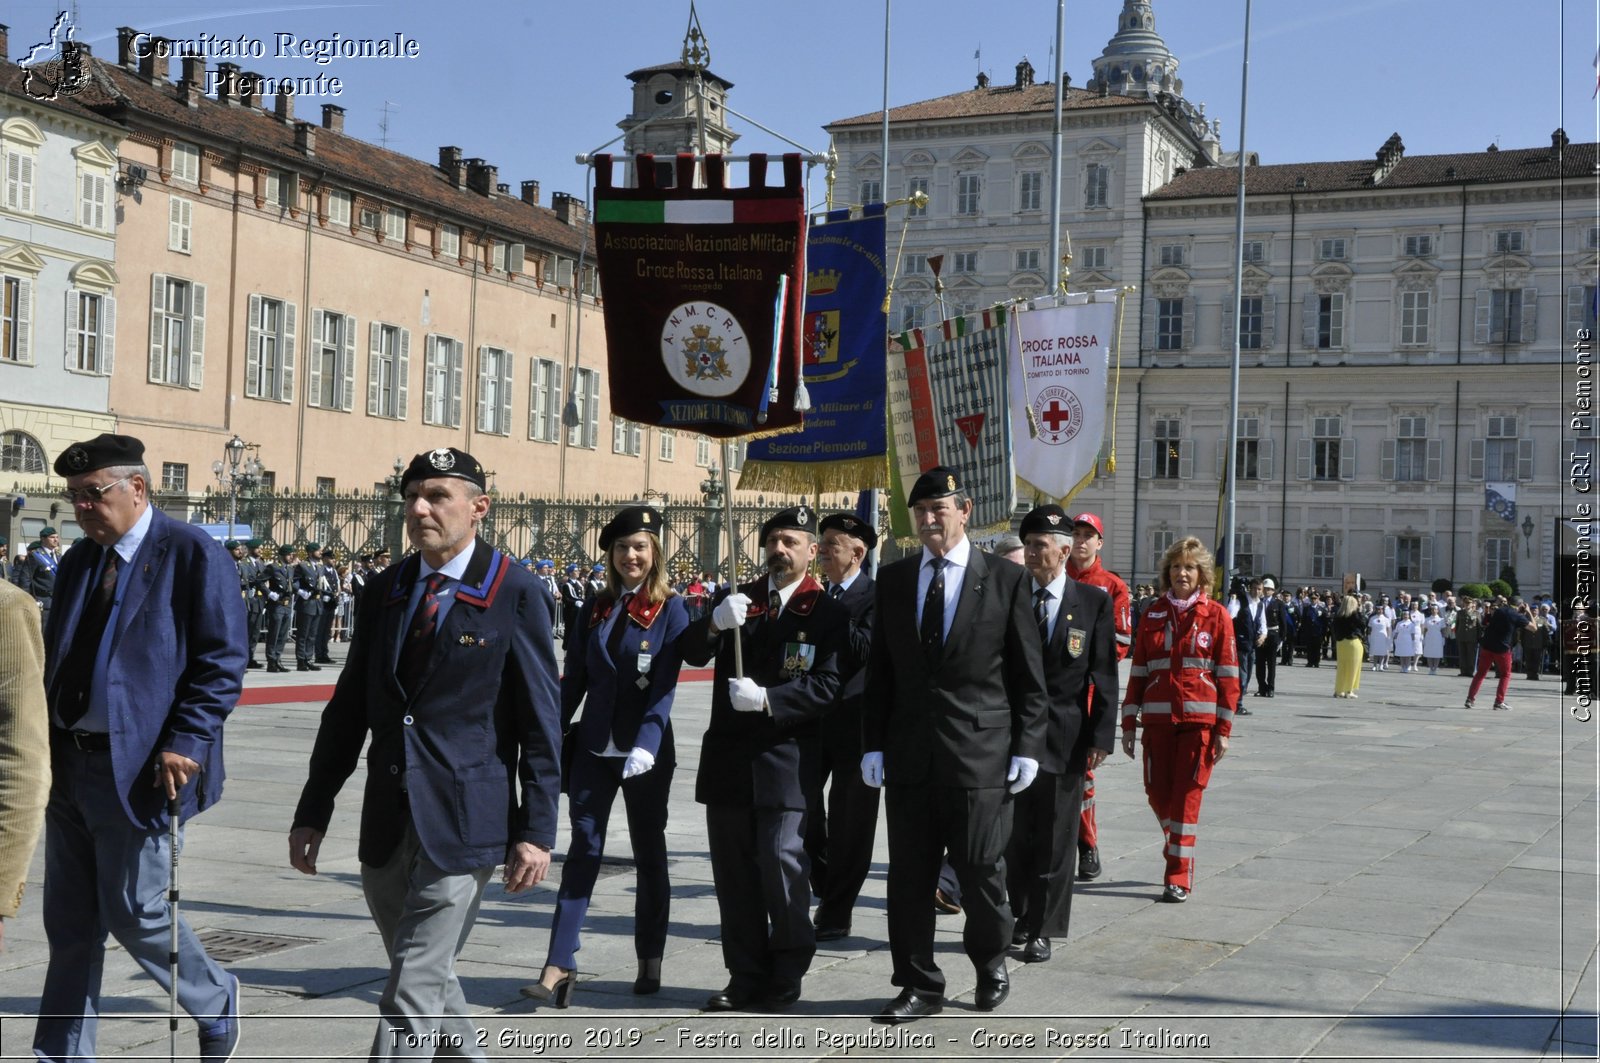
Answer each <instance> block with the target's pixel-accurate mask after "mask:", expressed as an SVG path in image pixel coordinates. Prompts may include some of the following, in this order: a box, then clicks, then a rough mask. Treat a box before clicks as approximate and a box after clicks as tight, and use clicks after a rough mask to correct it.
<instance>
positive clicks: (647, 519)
mask: <svg viewBox="0 0 1600 1063" xmlns="http://www.w3.org/2000/svg"><path fill="white" fill-rule="evenodd" d="M639 519H640V520H641V521H643V522H644V523H646V524H649V523H650V511H649V510H646V511H645V512H643V513H641V514H639Z"/></svg>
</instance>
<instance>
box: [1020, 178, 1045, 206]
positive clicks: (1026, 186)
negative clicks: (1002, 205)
mask: <svg viewBox="0 0 1600 1063" xmlns="http://www.w3.org/2000/svg"><path fill="white" fill-rule="evenodd" d="M1043 201H1044V174H1042V173H1040V172H1039V171H1038V170H1028V171H1025V172H1024V173H1021V174H1018V175H1017V209H1018V210H1038V209H1039V205H1040V204H1041V203H1042V202H1043Z"/></svg>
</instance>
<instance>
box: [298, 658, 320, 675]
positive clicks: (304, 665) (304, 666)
mask: <svg viewBox="0 0 1600 1063" xmlns="http://www.w3.org/2000/svg"><path fill="white" fill-rule="evenodd" d="M294 670H295V671H297V672H320V671H322V669H321V668H318V667H317V666H316V665H314V664H312V663H311V662H310V661H296V662H294Z"/></svg>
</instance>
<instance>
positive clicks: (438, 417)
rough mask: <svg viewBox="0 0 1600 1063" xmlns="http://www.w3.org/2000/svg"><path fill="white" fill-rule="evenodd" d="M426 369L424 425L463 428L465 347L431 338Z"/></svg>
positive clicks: (446, 338) (434, 336)
mask: <svg viewBox="0 0 1600 1063" xmlns="http://www.w3.org/2000/svg"><path fill="white" fill-rule="evenodd" d="M425 351H426V353H425V355H424V360H423V367H422V423H423V424H436V425H443V426H445V427H448V428H460V427H461V371H462V344H461V341H460V340H453V339H451V338H450V337H449V336H440V335H437V334H433V335H430V336H429V337H428V340H427V347H426V348H425Z"/></svg>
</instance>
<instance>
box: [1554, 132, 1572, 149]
mask: <svg viewBox="0 0 1600 1063" xmlns="http://www.w3.org/2000/svg"><path fill="white" fill-rule="evenodd" d="M1570 143H1572V141H1570V140H1568V139H1567V131H1566V130H1565V129H1562V128H1560V127H1559V126H1558V127H1556V131H1555V132H1554V133H1551V134H1550V150H1551V151H1565V150H1566V147H1567V145H1568V144H1570Z"/></svg>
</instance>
